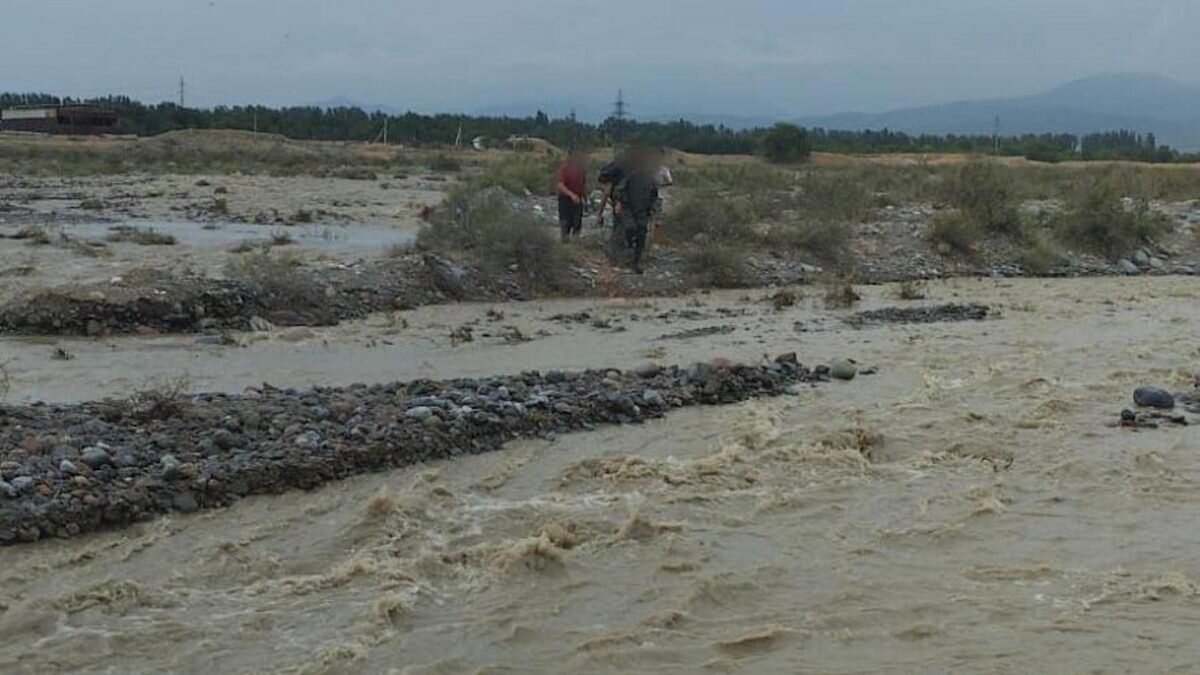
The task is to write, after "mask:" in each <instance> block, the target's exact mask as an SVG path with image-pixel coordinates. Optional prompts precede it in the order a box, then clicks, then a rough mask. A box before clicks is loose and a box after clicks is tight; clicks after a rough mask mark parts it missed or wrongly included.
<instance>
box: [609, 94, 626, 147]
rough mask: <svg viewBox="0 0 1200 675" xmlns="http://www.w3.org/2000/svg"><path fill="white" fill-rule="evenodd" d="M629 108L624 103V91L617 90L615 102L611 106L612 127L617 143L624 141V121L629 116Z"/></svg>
mask: <svg viewBox="0 0 1200 675" xmlns="http://www.w3.org/2000/svg"><path fill="white" fill-rule="evenodd" d="M628 108H629V106H628V104H626V103H625V91H624V90H623V89H618V90H617V101H616V103H614V104H613V114H612V117H613V125H614V129H613V131H614V134H613V135H614V136H615V137H616V139H617V141H618V142H619V141H622V140H624V136H625V119H626V118H627V117H628V116H629V109H628Z"/></svg>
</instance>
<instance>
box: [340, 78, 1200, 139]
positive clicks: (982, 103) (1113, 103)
mask: <svg viewBox="0 0 1200 675" xmlns="http://www.w3.org/2000/svg"><path fill="white" fill-rule="evenodd" d="M317 105H321V106H326V107H337V106H353V105H357V106H359V107H362V108H364V109H366V110H371V111H375V110H379V111H383V112H388V113H403V112H405V110H404V109H402V108H400V107H396V106H387V105H363V104H361V103H358V102H356V101H353V100H350V99H346V98H335V99H330V100H328V101H322V102H320V103H318V104H317ZM572 109H573V108H572V106H571V105H570V104H567V103H564V102H554V101H543V102H542V103H532V102H524V103H512V104H505V105H491V106H485V107H481V108H477V109H475V110H473V111H471V112H472V114H476V115H494V116H508V117H529V116H532V115H533V114H534V113H535V112H536V111H538V110H542V111H544V112H545V113H546V114H548V115H550V116H551V117H556V118H557V117H565V116H566V115H568V114H569V113H570V112H571V110H572ZM574 110H575V113H576V115H577V116H578V117H579V119H580V121H584V122H599V121H601V120H603V119H604V118H605V116H607V115H608V113H609V112H610V110H611V109H610V108H602V107H599V106H594V105H580V106H578V107H577V108H574ZM635 116H636V117H637V118H638V119H641V120H647V121H658V122H670V121H674V120H678V119H681V118H682V119H687V120H690V121H692V122H696V123H698V124H714V125H721V124H723V125H725V126H727V127H730V128H732V129H747V128H752V127H763V126H770V125H771V124H773V123H774V122H775V120H774V119H772V118H771V117H768V116H762V117H750V116H735V115H718V114H687V113H670V112H667V113H663V112H653V113H646V114H639V115H635ZM997 116H999V117H1000V132H1001V133H1002V134H1005V135H1016V134H1025V133H1058V132H1066V133H1074V134H1085V133H1090V132H1095V131H1113V130H1116V129H1130V130H1133V131H1139V132H1142V133H1153V134H1155V136H1156V137H1157V138H1158V140H1159V142H1160V143H1166V144H1168V145H1171V146H1173V147H1175V148H1177V149H1180V150H1197V149H1200V86H1195V85H1191V84H1185V83H1182V82H1177V81H1175V80H1172V79H1170V78H1166V77H1162V76H1158V75H1143V74H1112V75H1098V76H1095V77H1088V78H1084V79H1080V80H1075V81H1073V82H1069V83H1067V84H1064V85H1061V86H1059V87H1055V88H1053V89H1050V90H1049V91H1045V92H1042V93H1040V94H1034V95H1032V96H1020V97H1014V98H1003V99H986V100H978V101H957V102H954V103H943V104H938V105H928V106H921V107H917V108H903V109H899V110H892V111H888V112H881V113H853V112H852V113H841V114H836V115H824V116H808V117H801V118H799V119H797V120H795V121H797V122H798V123H800V124H802V125H804V126H807V127H823V128H825V129H847V130H862V129H883V128H888V129H892V130H895V131H905V132H909V133H917V134H920V133H929V134H948V133H955V134H991V133H992V129H993V127H994V124H995V120H996V117H997Z"/></svg>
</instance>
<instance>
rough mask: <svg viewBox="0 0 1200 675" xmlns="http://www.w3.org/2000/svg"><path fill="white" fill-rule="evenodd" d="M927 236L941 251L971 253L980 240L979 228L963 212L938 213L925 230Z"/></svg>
mask: <svg viewBox="0 0 1200 675" xmlns="http://www.w3.org/2000/svg"><path fill="white" fill-rule="evenodd" d="M925 238H926V239H927V240H928V241H929V243H930V244H932V245H933V246H934V248H936V249H938V251H939V252H941V253H958V254H963V255H969V254H971V253H973V252H974V251H975V245H976V243H977V242H978V241H979V228H978V227H977V226H976V225H975V223H974V222H972V221H971V220H969V219H967V218H965V217H963V215H962V214H961V213H947V212H943V213H938V214H936V215H934V217H933V222H931V223H930V224H929V229H928V230H927V231H926V232H925Z"/></svg>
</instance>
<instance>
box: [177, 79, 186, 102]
mask: <svg viewBox="0 0 1200 675" xmlns="http://www.w3.org/2000/svg"><path fill="white" fill-rule="evenodd" d="M183 93H184V84H183V76H182V75H180V76H179V107H180V108H184V107H186V106H185V105H184V98H183Z"/></svg>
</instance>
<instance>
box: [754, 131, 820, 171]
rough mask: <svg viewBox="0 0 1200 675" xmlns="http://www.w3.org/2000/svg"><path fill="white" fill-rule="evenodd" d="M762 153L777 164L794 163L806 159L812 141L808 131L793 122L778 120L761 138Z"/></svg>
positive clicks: (810, 151)
mask: <svg viewBox="0 0 1200 675" xmlns="http://www.w3.org/2000/svg"><path fill="white" fill-rule="evenodd" d="M762 150H763V155H764V156H766V158H767V160H769V161H771V162H775V163H777V164H794V163H796V162H803V161H804V160H806V159H808V156H809V155H810V154H811V153H812V143H811V142H810V141H809V140H808V132H807V131H805V130H804V129H801V128H800V127H798V126H796V125H795V124H788V123H787V122H780V123H778V124H776V125H775V126H774V127H772V128H771V130H770V131H768V132H767V133H766V135H765V136H763V139H762Z"/></svg>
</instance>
